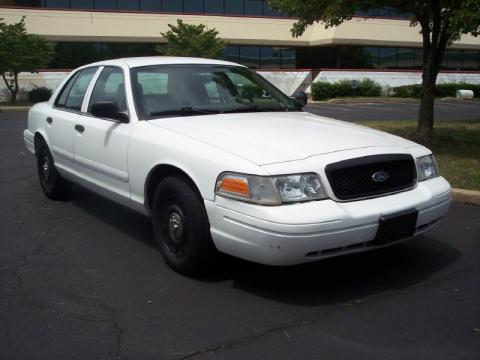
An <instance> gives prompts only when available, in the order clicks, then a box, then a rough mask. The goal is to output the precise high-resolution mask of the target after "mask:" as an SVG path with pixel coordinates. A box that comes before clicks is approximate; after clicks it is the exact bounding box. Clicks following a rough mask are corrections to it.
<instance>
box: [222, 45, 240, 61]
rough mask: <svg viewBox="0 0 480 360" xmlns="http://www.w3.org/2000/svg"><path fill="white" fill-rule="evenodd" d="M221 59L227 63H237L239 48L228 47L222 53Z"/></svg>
mask: <svg viewBox="0 0 480 360" xmlns="http://www.w3.org/2000/svg"><path fill="white" fill-rule="evenodd" d="M223 58H224V59H225V60H227V61H232V62H238V59H239V58H240V47H239V46H238V45H228V46H226V47H225V50H224V51H223Z"/></svg>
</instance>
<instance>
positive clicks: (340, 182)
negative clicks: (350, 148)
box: [325, 154, 417, 200]
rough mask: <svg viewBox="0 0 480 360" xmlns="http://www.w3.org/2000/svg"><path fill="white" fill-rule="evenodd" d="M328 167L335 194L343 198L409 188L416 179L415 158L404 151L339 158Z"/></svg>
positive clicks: (368, 195)
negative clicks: (346, 158) (339, 159)
mask: <svg viewBox="0 0 480 360" xmlns="http://www.w3.org/2000/svg"><path fill="white" fill-rule="evenodd" d="M325 171H326V174H327V178H328V181H329V182H330V186H331V187H332V190H333V192H334V194H335V196H336V197H337V198H338V199H340V200H354V199H360V198H365V197H373V196H378V195H381V194H386V193H391V192H397V191H402V190H406V189H409V188H411V187H413V186H414V185H415V182H416V180H417V178H416V170H415V162H414V160H413V158H412V156H410V155H405V154H388V155H373V156H365V157H361V158H355V159H350V160H345V161H340V162H337V163H333V164H329V165H327V167H326V168H325ZM382 172H383V173H382ZM385 173H386V174H388V175H387V176H386V175H385ZM374 174H377V176H374ZM382 175H383V176H382ZM385 177H386V179H385ZM374 178H375V179H376V180H377V181H375V180H374ZM380 180H383V181H380Z"/></svg>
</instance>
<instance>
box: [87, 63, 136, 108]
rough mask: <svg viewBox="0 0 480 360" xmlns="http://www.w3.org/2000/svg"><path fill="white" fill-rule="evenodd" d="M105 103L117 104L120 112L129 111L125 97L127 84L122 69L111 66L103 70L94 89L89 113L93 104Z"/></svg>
mask: <svg viewBox="0 0 480 360" xmlns="http://www.w3.org/2000/svg"><path fill="white" fill-rule="evenodd" d="M104 101H112V102H114V103H116V104H117V105H118V107H119V109H120V111H125V110H127V99H126V97H125V84H124V77H123V71H122V69H120V68H117V67H110V66H109V67H105V68H104V69H103V70H102V73H101V74H100V76H99V77H98V80H97V82H96V83H95V87H94V88H93V92H92V96H91V97H90V104H89V106H88V111H89V112H90V108H91V106H92V104H95V103H98V102H104Z"/></svg>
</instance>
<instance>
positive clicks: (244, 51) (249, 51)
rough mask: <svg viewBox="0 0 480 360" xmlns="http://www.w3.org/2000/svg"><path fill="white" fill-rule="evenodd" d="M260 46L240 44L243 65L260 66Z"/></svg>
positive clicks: (240, 60)
mask: <svg viewBox="0 0 480 360" xmlns="http://www.w3.org/2000/svg"><path fill="white" fill-rule="evenodd" d="M260 59H261V57H260V46H240V59H239V62H240V63H241V64H242V65H246V66H248V67H250V68H252V69H258V68H260V65H261V62H260Z"/></svg>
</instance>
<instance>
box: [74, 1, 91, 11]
mask: <svg viewBox="0 0 480 360" xmlns="http://www.w3.org/2000/svg"><path fill="white" fill-rule="evenodd" d="M70 7H71V8H72V9H93V0H70Z"/></svg>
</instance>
